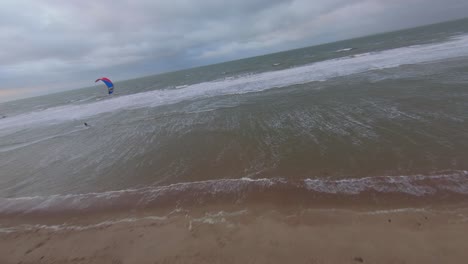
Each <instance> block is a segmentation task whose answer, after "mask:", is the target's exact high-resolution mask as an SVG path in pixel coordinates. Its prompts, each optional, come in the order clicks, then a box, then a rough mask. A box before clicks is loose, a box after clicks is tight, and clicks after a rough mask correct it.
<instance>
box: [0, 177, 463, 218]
mask: <svg viewBox="0 0 468 264" xmlns="http://www.w3.org/2000/svg"><path fill="white" fill-rule="evenodd" d="M285 190H286V192H283V191H285ZM268 192H283V193H285V194H286V195H291V194H292V193H303V194H304V193H311V194H326V195H360V194H361V193H364V194H365V193H369V192H370V193H374V194H375V195H377V194H391V193H393V194H404V195H409V196H413V197H422V196H434V195H438V194H443V195H447V194H455V195H468V171H452V172H445V173H439V174H438V175H414V176H378V177H377V176H376V177H368V178H358V179H343V180H330V179H304V180H300V181H295V180H293V181H288V180H286V179H282V178H276V179H247V178H242V179H220V180H209V181H198V182H187V183H178V184H172V185H167V186H155V187H146V188H141V189H129V190H121V191H109V192H103V193H88V194H70V195H52V196H36V197H19V198H0V214H18V213H19V214H28V213H39V212H64V211H68V212H80V211H83V210H85V211H96V210H97V211H100V210H103V209H105V208H114V207H119V208H132V209H135V208H146V207H148V206H154V205H155V204H156V205H168V204H169V205H174V204H176V205H177V204H179V203H182V204H183V203H185V202H188V203H190V202H197V201H202V202H203V201H205V202H209V201H218V200H220V199H221V198H222V197H228V198H229V199H231V200H242V199H245V198H247V197H249V195H256V194H260V195H261V194H262V193H268Z"/></svg>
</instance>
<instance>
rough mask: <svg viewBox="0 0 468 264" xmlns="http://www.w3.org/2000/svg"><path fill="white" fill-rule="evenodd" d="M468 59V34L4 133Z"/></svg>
mask: <svg viewBox="0 0 468 264" xmlns="http://www.w3.org/2000/svg"><path fill="white" fill-rule="evenodd" d="M460 56H468V35H461V36H458V37H456V38H453V39H451V40H449V41H446V42H442V43H436V44H426V45H417V46H409V47H403V48H396V49H391V50H385V51H380V52H371V53H364V54H358V55H353V56H347V57H342V58H337V59H331V60H326V61H321V62H316V63H313V64H309V65H305V66H300V67H296V68H290V69H284V70H278V71H271V72H264V73H259V74H252V75H247V76H240V77H238V78H233V79H226V80H220V81H212V82H203V83H198V84H193V85H188V86H186V87H181V88H179V89H167V90H154V91H148V92H142V93H136V94H131V95H125V96H120V97H115V98H111V99H107V100H102V101H98V102H92V103H88V104H81V105H65V106H59V107H53V108H49V109H45V110H43V111H38V112H32V113H25V114H21V115H17V116H12V117H8V118H4V119H1V120H0V135H2V134H5V133H6V134H8V133H13V132H15V131H17V130H18V129H22V128H25V127H27V126H31V125H47V124H51V123H57V122H58V123H60V122H66V121H70V120H81V119H84V118H88V117H91V116H96V115H99V114H103V113H113V112H116V111H119V110H126V109H138V108H147V107H157V106H162V105H169V104H175V103H179V102H182V101H186V100H197V99H203V98H210V97H216V96H223V95H233V94H245V93H252V92H261V91H265V90H268V89H273V88H282V87H288V86H291V85H296V84H303V83H308V82H313V81H325V80H328V79H330V78H334V77H339V76H347V75H351V74H356V73H362V72H366V71H369V70H375V69H385V68H393V67H398V66H400V65H404V64H417V63H425V62H431V61H437V60H442V59H448V58H454V57H460Z"/></svg>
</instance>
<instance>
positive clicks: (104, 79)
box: [95, 77, 114, 94]
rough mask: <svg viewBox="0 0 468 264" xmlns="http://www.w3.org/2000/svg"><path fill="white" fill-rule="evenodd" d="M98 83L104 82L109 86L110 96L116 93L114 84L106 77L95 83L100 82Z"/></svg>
mask: <svg viewBox="0 0 468 264" xmlns="http://www.w3.org/2000/svg"><path fill="white" fill-rule="evenodd" d="M98 81H102V82H103V83H105V84H106V85H107V90H108V91H109V94H112V93H113V92H114V84H113V83H112V81H111V80H109V79H108V78H106V77H102V78H99V79H97V80H96V81H95V82H98Z"/></svg>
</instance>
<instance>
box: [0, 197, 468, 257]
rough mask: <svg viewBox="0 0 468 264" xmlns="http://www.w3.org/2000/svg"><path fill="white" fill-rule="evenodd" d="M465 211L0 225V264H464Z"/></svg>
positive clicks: (197, 215) (183, 215)
mask: <svg viewBox="0 0 468 264" xmlns="http://www.w3.org/2000/svg"><path fill="white" fill-rule="evenodd" d="M467 208H468V207H466V206H460V205H457V206H456V207H448V206H447V207H441V208H401V209H388V210H376V209H373V210H363V209H352V210H351V209H303V210H300V211H297V212H295V213H291V212H285V211H281V210H270V209H269V210H268V211H258V208H251V209H244V210H238V211H218V212H211V213H206V212H205V213H203V210H200V211H197V212H190V211H188V210H181V209H179V210H176V211H173V212H171V213H169V214H167V215H165V216H155V215H152V213H151V212H146V213H143V214H140V213H137V214H129V215H127V216H118V217H117V216H116V217H115V218H113V220H106V221H103V222H99V221H96V219H97V218H95V217H94V216H86V215H83V216H80V217H74V218H73V219H68V222H67V224H62V225H54V224H49V225H47V224H21V225H15V223H14V222H16V221H17V220H14V222H11V223H10V228H8V227H7V226H8V224H7V223H8V219H3V220H2V222H3V223H4V224H3V228H2V233H1V234H0V263H5V264H13V263H14V264H17V263H22V264H26V263H110V264H117V263H119V264H120V263H121V264H124V263H125V264H126V263H151V264H153V263H465V261H466V259H467V258H468V251H467V250H466V249H467V244H468V243H467V242H468V239H467V237H466V234H467V232H468V209H467ZM13 226H14V227H13Z"/></svg>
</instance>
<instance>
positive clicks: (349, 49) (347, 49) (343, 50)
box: [335, 48, 353, 53]
mask: <svg viewBox="0 0 468 264" xmlns="http://www.w3.org/2000/svg"><path fill="white" fill-rule="evenodd" d="M351 50H353V48H346V49H339V50H337V51H335V52H338V53H340V52H346V51H351Z"/></svg>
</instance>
